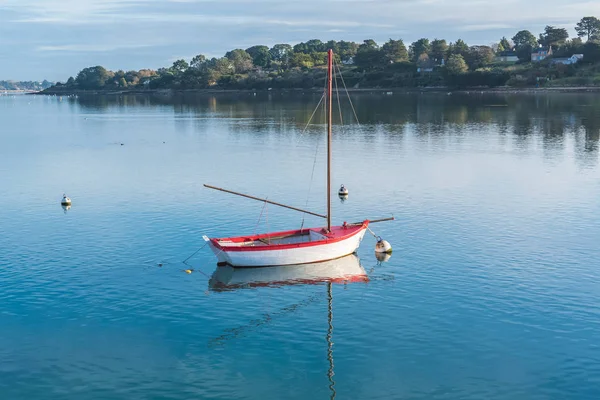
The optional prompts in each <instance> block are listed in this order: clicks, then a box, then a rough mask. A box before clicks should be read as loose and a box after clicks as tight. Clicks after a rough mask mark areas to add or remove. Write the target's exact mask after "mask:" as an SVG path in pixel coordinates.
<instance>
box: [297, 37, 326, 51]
mask: <svg viewBox="0 0 600 400" xmlns="http://www.w3.org/2000/svg"><path fill="white" fill-rule="evenodd" d="M325 50H327V49H326V48H325V43H323V42H321V41H320V40H319V39H311V40H309V41H308V42H306V43H303V42H302V43H298V44H297V45H295V46H294V53H305V54H312V53H319V52H323V51H325Z"/></svg>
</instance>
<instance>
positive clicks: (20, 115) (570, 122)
mask: <svg viewBox="0 0 600 400" xmlns="http://www.w3.org/2000/svg"><path fill="white" fill-rule="evenodd" d="M354 100H355V103H356V106H357V108H358V112H359V118H360V119H361V121H362V125H360V126H356V125H355V126H349V127H346V128H345V129H343V130H342V129H341V128H339V127H338V128H336V130H335V132H334V169H333V181H334V184H335V185H336V186H337V185H340V184H342V183H343V184H345V185H346V187H348V188H349V190H350V196H349V198H348V200H347V201H345V202H341V201H340V200H338V199H337V198H335V200H336V201H335V202H334V205H333V219H334V222H336V223H341V222H342V221H349V222H350V221H356V220H362V219H364V218H380V217H386V216H389V215H391V214H393V215H395V216H396V217H397V221H395V222H391V223H382V224H377V225H373V226H372V228H373V229H374V231H375V233H376V234H378V235H381V236H382V237H384V238H385V239H387V240H388V241H389V242H390V243H391V244H392V245H393V247H394V253H393V255H392V257H391V258H390V259H389V260H388V261H387V262H384V263H379V262H378V261H377V260H376V259H375V256H374V254H373V248H374V245H375V239H374V238H373V237H371V236H367V237H366V238H365V240H364V241H363V244H362V246H361V248H360V250H359V251H358V257H359V258H360V263H361V265H362V268H364V271H365V273H366V274H367V275H368V282H356V283H347V284H343V283H337V284H333V285H331V298H330V297H329V295H328V289H329V287H328V284H326V283H316V284H296V285H287V284H278V285H271V286H266V287H262V286H261V287H251V285H248V287H242V288H239V289H235V290H224V291H221V290H214V288H213V287H212V286H211V283H210V282H211V276H212V275H213V273H214V272H215V270H216V269H217V266H216V261H215V258H214V256H213V255H212V254H211V253H210V251H209V250H208V248H202V249H201V247H202V246H203V244H204V242H203V240H202V235H203V234H207V235H211V236H214V235H216V236H227V235H235V234H246V233H253V232H263V231H267V230H269V231H272V230H282V229H293V228H295V227H299V226H300V225H301V224H302V222H303V221H302V219H303V218H305V220H304V224H305V226H319V225H320V224H322V221H321V220H319V219H318V218H316V217H309V216H307V217H303V216H302V215H300V214H297V213H295V212H293V211H288V210H284V209H277V208H276V207H268V208H267V209H266V210H263V204H261V203H258V202H253V201H251V200H246V199H242V198H237V197H234V196H230V195H227V194H223V193H219V192H213V191H210V190H208V189H205V188H203V186H202V184H203V183H209V184H215V185H218V186H222V187H226V188H229V189H233V190H238V191H242V192H247V193H251V194H254V195H256V196H263V197H268V198H269V199H271V200H274V201H280V202H283V203H288V204H292V205H295V206H298V207H306V208H308V209H311V210H314V211H315V212H324V210H325V201H324V200H325V198H324V188H325V186H324V183H325V182H324V162H323V161H324V157H325V153H324V143H325V142H324V135H323V126H322V125H319V124H317V125H315V126H312V127H311V128H309V129H308V130H307V131H306V132H304V133H302V130H303V128H304V125H305V123H306V121H307V120H308V118H309V117H310V114H311V112H312V107H313V106H314V104H315V101H318V98H315V97H314V96H312V95H308V94H306V95H300V94H298V95H294V96H292V95H279V94H273V95H269V96H266V95H262V94H259V95H257V96H253V95H249V96H246V95H243V96H242V97H241V98H236V97H225V96H217V97H216V98H215V97H202V96H198V97H190V98H187V97H184V98H182V97H175V98H169V97H160V96H158V97H113V98H95V99H94V98H92V99H86V98H79V99H75V98H58V97H41V96H35V97H33V96H16V97H12V96H0V122H1V125H0V187H1V188H2V192H1V196H0V221H1V223H0V399H2V400H13V399H16V400H20V399H39V400H46V399H77V400H81V399H111V400H112V399H192V398H193V399H232V398H240V399H265V398H286V399H325V398H332V397H334V396H335V397H336V398H338V399H396V398H411V399H597V398H600V347H599V346H600V345H599V343H598V339H599V338H600V283H599V282H600V270H599V268H598V266H599V265H600V248H599V246H598V242H599V239H600V220H599V217H598V216H599V215H600V179H599V178H600V166H599V164H598V161H599V159H598V139H599V136H600V104H599V102H598V99H597V96H595V95H567V94H562V95H480V94H477V95H474V94H469V95H453V96H446V95H445V94H444V95H437V94H416V95H394V96H383V95H381V94H378V93H374V94H364V95H357V96H355V98H354ZM350 116H351V113H350V112H349V110H348V109H347V108H345V109H344V117H345V119H346V121H349V120H350ZM317 122H321V120H320V119H319V118H317ZM315 154H316V155H317V157H316V158H315ZM315 159H316V163H315ZM313 165H314V166H315V172H314V177H313V179H312V180H311V175H312V170H313ZM63 193H67V194H68V195H69V196H70V197H71V198H72V200H73V206H72V208H71V209H69V210H63V209H62V208H61V206H60V205H59V201H60V198H61V197H62V194H63ZM261 212H262V218H261V219H260V221H259V216H261ZM198 249H200V251H199V252H198V253H197V254H196V255H195V256H193V257H192V258H191V259H190V260H189V261H188V264H189V265H188V264H183V262H182V261H183V260H185V259H186V258H188V257H189V256H190V255H192V254H193V253H194V252H196V251H197V250H198ZM186 269H193V272H192V273H191V274H188V273H186V272H185V271H184V270H186ZM330 311H331V315H330ZM330 324H331V326H330Z"/></svg>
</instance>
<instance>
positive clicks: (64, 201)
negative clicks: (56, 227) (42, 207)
mask: <svg viewBox="0 0 600 400" xmlns="http://www.w3.org/2000/svg"><path fill="white" fill-rule="evenodd" d="M60 205H61V206H70V205H71V199H70V198H68V197H67V195H66V194H63V198H62V200H61V201H60Z"/></svg>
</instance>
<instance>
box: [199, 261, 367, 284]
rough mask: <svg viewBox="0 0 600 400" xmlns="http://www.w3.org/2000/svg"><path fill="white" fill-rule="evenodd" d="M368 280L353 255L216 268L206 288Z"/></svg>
mask: <svg viewBox="0 0 600 400" xmlns="http://www.w3.org/2000/svg"><path fill="white" fill-rule="evenodd" d="M368 281H369V277H368V275H367V272H366V271H365V270H364V268H363V267H362V266H361V265H360V260H359V259H358V257H357V256H356V255H354V254H351V255H349V256H346V257H342V258H338V259H336V260H330V261H325V262H321V263H310V264H302V265H284V266H277V267H265V268H234V267H231V266H220V267H217V269H216V270H215V272H214V273H213V275H212V277H211V278H210V280H209V289H210V290H214V291H227V290H237V289H249V288H259V287H281V286H289V285H317V284H320V283H323V282H331V283H344V284H345V283H349V282H368Z"/></svg>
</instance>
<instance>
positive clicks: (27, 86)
mask: <svg viewBox="0 0 600 400" xmlns="http://www.w3.org/2000/svg"><path fill="white" fill-rule="evenodd" d="M53 85H54V82H48V81H47V80H44V81H43V82H37V81H26V82H22V81H0V90H44V89H48V88H49V87H51V86H53Z"/></svg>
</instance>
